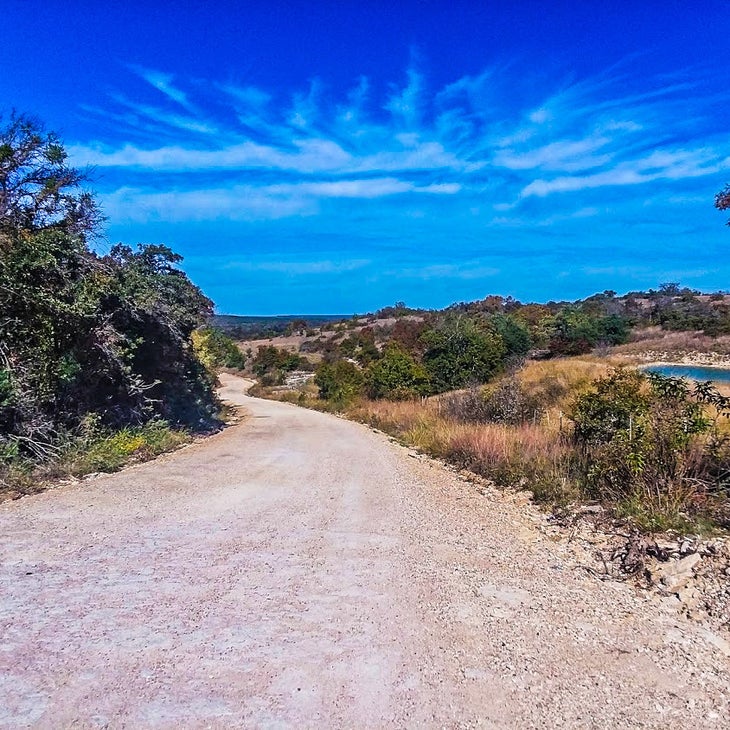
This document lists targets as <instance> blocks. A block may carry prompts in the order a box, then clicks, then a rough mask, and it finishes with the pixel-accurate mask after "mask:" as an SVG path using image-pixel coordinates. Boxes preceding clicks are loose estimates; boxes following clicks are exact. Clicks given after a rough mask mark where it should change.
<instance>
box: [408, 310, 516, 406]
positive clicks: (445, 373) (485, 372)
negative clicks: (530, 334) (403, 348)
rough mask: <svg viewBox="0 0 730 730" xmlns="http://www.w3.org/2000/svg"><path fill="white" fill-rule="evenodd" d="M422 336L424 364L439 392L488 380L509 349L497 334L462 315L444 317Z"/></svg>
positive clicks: (435, 389)
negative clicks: (506, 348)
mask: <svg viewBox="0 0 730 730" xmlns="http://www.w3.org/2000/svg"><path fill="white" fill-rule="evenodd" d="M421 339H422V340H423V343H424V345H425V347H426V349H425V352H424V354H423V364H424V366H425V367H426V370H427V372H428V374H429V376H430V380H431V385H432V389H433V391H434V392H437V393H438V392H443V391H445V390H453V389H455V388H461V387H463V386H465V385H468V384H470V383H475V382H476V383H484V382H486V381H487V380H489V378H490V377H491V376H492V375H494V373H496V372H497V371H498V370H499V368H500V367H501V366H502V364H503V361H504V356H505V352H506V350H505V346H504V342H503V340H502V338H501V337H500V336H499V335H498V334H497V333H495V332H493V331H490V330H487V329H484V328H483V327H480V326H479V325H478V324H477V323H476V322H475V321H474V320H473V319H470V318H468V317H464V316H460V315H456V316H452V317H449V318H447V319H445V320H443V321H442V322H441V323H439V325H438V326H437V327H436V328H435V329H431V330H428V331H427V332H425V333H424V334H423V336H422V338H421Z"/></svg>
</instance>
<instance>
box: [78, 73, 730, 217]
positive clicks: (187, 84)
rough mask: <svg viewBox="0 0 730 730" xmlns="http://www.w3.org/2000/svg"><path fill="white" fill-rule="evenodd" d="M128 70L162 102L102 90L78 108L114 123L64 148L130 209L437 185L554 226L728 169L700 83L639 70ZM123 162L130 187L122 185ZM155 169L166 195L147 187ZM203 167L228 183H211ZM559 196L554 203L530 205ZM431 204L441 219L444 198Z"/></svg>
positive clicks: (215, 209) (153, 182)
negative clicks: (275, 86) (180, 73)
mask: <svg viewBox="0 0 730 730" xmlns="http://www.w3.org/2000/svg"><path fill="white" fill-rule="evenodd" d="M131 68H132V70H133V71H134V73H136V74H137V75H138V76H139V77H140V78H141V79H143V80H144V81H145V82H146V83H147V84H148V85H149V86H151V87H152V88H153V89H154V90H156V92H157V93H158V96H159V103H157V104H152V103H149V102H142V101H137V100H134V99H131V98H129V96H128V95H124V94H120V93H114V94H112V95H111V96H110V105H111V107H110V109H109V110H99V109H96V110H94V109H92V108H89V109H88V110H87V111H88V112H89V113H91V114H94V113H98V114H99V115H100V116H101V115H104V114H106V120H107V122H108V123H109V124H110V125H112V124H113V132H112V126H110V127H109V129H110V133H109V134H108V135H106V137H105V136H103V135H101V136H100V138H99V139H97V140H89V141H83V142H77V143H76V144H73V145H70V146H69V152H70V154H71V156H72V159H73V160H74V162H76V163H78V164H81V165H84V164H89V165H92V166H94V167H96V168H97V170H103V171H105V172H104V177H105V179H106V180H107V181H108V183H107V189H105V190H104V195H105V200H106V203H107V205H108V206H111V207H112V209H113V210H114V211H115V214H116V213H117V212H119V213H120V214H121V213H122V208H121V206H122V204H123V203H124V204H130V205H131V204H134V205H135V206H136V208H135V210H134V212H132V213H127V215H128V216H129V215H132V216H134V217H136V218H138V219H141V218H142V216H144V215H147V216H150V217H151V218H153V219H160V220H161V219H163V218H165V217H168V216H169V217H170V219H171V220H176V221H181V220H184V219H185V217H186V216H187V217H188V218H189V219H190V220H204V219H205V218H206V217H208V218H210V219H221V218H225V217H231V219H233V220H256V219H260V220H271V219H273V218H280V217H288V216H312V215H316V214H317V213H318V212H319V211H320V210H322V208H321V205H320V204H321V203H322V202H325V201H333V200H341V201H350V202H349V203H348V205H349V206H350V207H349V208H348V209H347V211H348V212H350V213H351V212H352V207H351V206H352V204H353V202H352V201H357V200H362V201H365V200H368V199H379V198H383V199H385V198H394V196H398V198H399V199H403V200H404V201H406V202H405V205H410V203H408V201H407V199H408V198H412V197H413V196H422V195H423V194H428V195H430V196H431V197H432V198H433V199H434V201H435V200H436V198H445V197H449V198H450V199H451V203H450V205H451V208H450V209H449V210H450V211H451V214H453V215H456V214H459V213H458V211H459V210H461V213H460V215H463V216H470V217H471V218H472V219H473V218H475V217H476V218H479V217H480V216H481V215H482V213H480V211H482V210H484V211H485V212H484V213H483V215H484V216H485V218H484V224H485V225H493V223H494V219H493V218H491V217H486V216H489V215H490V213H489V211H493V210H499V209H502V210H511V211H515V212H516V213H518V215H514V216H512V217H511V218H510V220H512V221H513V222H520V221H522V222H523V224H524V225H525V226H529V225H531V224H532V225H534V224H540V225H555V224H559V223H560V222H561V221H565V220H570V219H573V218H575V217H580V216H579V215H576V212H580V211H584V210H592V211H595V210H599V206H597V198H596V196H598V195H600V191H602V190H606V189H620V188H622V187H625V186H629V185H630V186H640V185H644V184H650V183H651V184H656V183H657V182H661V183H663V184H666V185H669V186H671V190H669V191H668V194H672V195H674V196H677V195H679V196H684V197H691V196H692V195H693V194H696V193H695V192H694V190H693V189H692V185H691V181H692V180H694V179H697V178H702V177H706V176H711V175H718V174H720V173H721V172H723V171H725V170H727V169H728V143H729V142H730V136H729V135H728V133H727V130H725V129H723V128H722V126H721V125H720V124H718V120H717V119H715V117H714V116H713V114H712V111H713V108H712V104H713V103H717V93H716V92H714V93H713V94H709V93H708V92H706V91H705V90H703V89H702V87H701V83H700V82H699V81H687V80H686V79H681V78H676V79H673V80H671V83H663V84H662V83H661V81H660V80H656V81H653V80H651V79H647V80H646V81H645V86H646V88H644V89H638V90H637V89H636V88H635V85H634V88H633V89H632V92H631V93H626V91H625V88H624V81H625V79H624V77H622V76H621V75H620V73H619V72H618V71H616V70H611V71H607V72H606V73H605V74H601V75H599V76H597V77H595V78H591V79H584V80H579V81H573V82H571V83H567V84H561V83H559V82H556V84H555V85H554V87H553V89H548V91H546V92H542V93H539V92H536V91H534V89H533V90H531V91H530V92H529V93H528V92H527V91H524V90H523V92H522V93H520V94H515V93H513V92H514V87H515V85H516V84H518V83H519V82H518V81H517V79H518V78H519V76H518V75H517V74H516V73H515V72H514V69H511V68H509V67H506V66H502V67H496V66H495V67H492V68H489V69H485V70H484V71H483V72H482V73H480V74H477V75H471V76H464V77H462V78H460V79H456V80H454V81H453V82H451V83H449V84H447V85H445V86H443V87H442V88H439V89H434V90H429V84H428V83H427V79H426V78H425V76H424V75H423V74H422V73H421V72H420V71H419V70H418V69H417V67H416V66H414V67H412V68H410V69H409V70H408V71H407V73H406V77H405V80H404V82H403V83H401V84H400V85H398V84H389V85H386V86H385V87H384V88H383V87H378V86H376V85H375V84H374V83H373V81H372V80H369V79H367V78H365V77H362V78H359V79H357V80H356V82H355V84H354V85H353V87H352V88H351V89H350V90H349V91H348V92H346V93H344V94H342V95H340V96H339V97H338V96H337V95H335V94H333V93H332V92H331V91H330V90H328V88H327V86H326V84H325V83H324V82H323V81H321V80H318V79H314V80H312V81H311V82H310V83H309V84H308V85H307V86H306V87H305V88H303V89H300V90H295V91H293V92H291V93H281V92H277V91H275V90H267V89H262V88H258V87H256V86H253V85H239V84H236V83H232V82H227V83H221V82H213V83H201V82H200V81H199V80H192V79H184V78H177V77H173V76H172V75H171V74H168V73H165V72H163V71H159V70H154V69H147V68H140V67H131ZM528 86H529V85H528ZM515 98H519V99H520V102H519V103H515V101H514V99H515ZM680 110H681V111H682V113H681V114H680V113H679V111H680ZM125 125H126V126H127V127H128V131H129V135H128V138H127V139H124V138H123V136H122V135H121V131H123V129H124V127H125ZM161 142H162V143H161ZM130 173H131V174H132V175H134V177H135V180H137V181H139V183H140V184H138V185H134V186H130V185H129V184H128V183H127V182H126V181H124V182H122V181H123V180H124V177H125V175H128V174H130ZM160 175H165V180H164V187H165V189H166V190H167V191H169V190H174V191H175V192H161V191H160V190H159V188H160V187H162V185H163V183H162V182H161V181H160ZM216 175H225V176H226V177H225V185H222V184H219V185H213V186H211V179H212V176H216ZM114 180H119V181H120V183H119V184H118V185H117V187H116V188H114V183H113V181H114ZM556 196H557V197H559V198H560V200H559V203H558V205H559V207H560V209H559V210H547V209H546V208H540V205H541V203H540V201H542V200H545V199H547V198H551V199H553V200H556V199H557V198H556ZM485 203H487V204H486V205H485ZM343 205H344V202H343ZM434 205H436V203H435V202H434ZM552 205H553V206H554V205H555V203H553V204H552ZM459 206H461V207H459ZM419 210H421V212H420V213H419V215H421V216H422V217H423V216H427V209H419ZM424 210H425V211H426V212H424ZM436 210H438V214H439V215H443V214H444V210H445V209H444V207H443V204H441V203H439V204H438V208H434V211H436ZM403 211H404V212H403V215H407V216H410V218H411V219H413V218H414V216H413V215H412V211H411V210H410V209H408V210H406V208H404V209H403ZM328 212H331V209H330V208H328ZM342 214H343V215H344V214H345V209H344V208H343V210H342ZM545 221H547V223H545ZM540 222H542V223H540Z"/></svg>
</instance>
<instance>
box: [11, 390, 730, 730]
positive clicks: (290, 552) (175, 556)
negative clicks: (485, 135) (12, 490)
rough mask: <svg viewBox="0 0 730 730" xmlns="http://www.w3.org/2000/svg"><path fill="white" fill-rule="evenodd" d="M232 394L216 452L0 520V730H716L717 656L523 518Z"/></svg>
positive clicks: (279, 409)
mask: <svg viewBox="0 0 730 730" xmlns="http://www.w3.org/2000/svg"><path fill="white" fill-rule="evenodd" d="M223 395H224V397H226V398H227V399H228V400H230V401H231V402H234V403H239V404H242V405H243V407H244V408H245V412H246V416H245V417H244V418H243V420H242V421H241V422H240V423H239V424H237V425H235V426H232V427H230V428H228V429H226V430H225V431H224V432H222V433H221V434H219V435H217V436H214V437H211V438H210V439H207V440H206V441H204V442H201V443H198V444H194V445H192V446H190V447H187V448H184V449H182V450H181V451H179V452H177V453H175V454H171V455H167V456H164V457H161V458H160V459H158V460H156V461H155V462H150V463H147V464H142V465H139V466H136V467H133V468H130V469H128V470H126V471H124V472H121V473H119V474H115V475H110V476H103V477H98V478H96V479H92V480H87V481H84V482H81V483H80V484H76V485H68V486H64V487H62V488H59V489H56V490H53V491H49V492H46V493H44V494H41V495H37V496H33V497H27V498H24V499H21V500H18V501H16V502H10V503H4V504H2V505H0V585H1V586H2V593H1V595H0V633H1V637H2V638H1V642H0V726H2V727H12V728H21V727H37V728H61V727H75V728H76V727H79V728H101V727H109V728H123V727H124V728H138V727H145V728H148V727H156V728H180V727H186V728H198V727H200V728H203V727H210V728H232V727H247V728H248V727H267V728H285V727H297V728H301V727H305V728H306V727H312V728H314V727H317V728H322V727H358V728H378V727H413V726H423V727H487V728H489V727H498V728H505V727H510V728H511V727H514V728H556V727H560V728H607V727H627V728H628V727H631V728H636V727H644V728H687V727H703V728H704V727H707V728H712V727H717V728H720V727H727V723H728V719H727V718H728V717H730V679H729V676H730V675H729V674H728V670H729V669H730V657H728V654H729V653H730V649H728V644H727V641H726V637H723V636H722V635H721V634H719V633H716V632H713V631H711V630H710V629H708V628H707V627H705V626H701V625H698V624H695V623H693V622H691V621H688V620H686V619H684V618H682V617H681V616H679V615H678V614H677V612H676V610H672V609H671V608H670V607H668V606H667V605H665V603H663V602H660V601H657V600H655V599H654V598H652V597H651V596H650V595H647V594H646V593H641V592H638V591H636V590H635V589H633V588H632V587H631V586H630V585H627V584H622V583H618V582H602V581H599V580H597V579H596V578H595V577H592V576H591V575H590V574H589V573H588V572H587V571H586V570H585V569H583V567H582V566H581V561H583V560H584V559H587V556H584V555H582V554H581V553H580V550H577V549H576V546H575V544H574V543H572V542H570V541H569V540H568V539H567V538H566V536H565V534H561V532H560V531H559V530H556V529H552V528H550V527H549V526H547V523H546V518H545V517H544V516H543V515H542V514H541V513H540V512H538V511H537V510H536V509H535V508H534V507H533V506H532V505H531V504H529V502H527V500H526V499H525V497H524V495H520V494H507V493H502V492H499V491H496V490H493V489H490V488H488V487H485V486H479V485H475V484H472V483H469V482H467V481H465V480H463V479H462V478H460V477H459V476H458V475H457V474H455V473H453V472H452V471H450V470H448V469H447V468H445V467H443V466H442V465H439V464H437V463H436V462H433V461H430V460H427V459H424V458H421V457H418V456H416V455H415V454H413V452H411V451H409V450H408V449H405V448H403V447H401V446H399V445H397V444H394V443H392V442H390V441H389V440H388V439H387V437H385V436H383V435H382V434H379V433H374V432H372V431H371V430H369V429H368V428H367V427H365V426H362V425H359V424H355V423H351V422H348V421H344V420H342V419H338V418H335V417H332V416H328V415H324V414H320V413H315V412H312V411H307V410H304V409H299V408H296V407H294V406H290V405H287V404H282V403H274V402H270V401H262V400H258V399H254V398H249V397H248V396H246V395H245V383H244V382H243V381H241V380H239V379H235V378H232V377H227V378H226V380H225V388H224V391H223Z"/></svg>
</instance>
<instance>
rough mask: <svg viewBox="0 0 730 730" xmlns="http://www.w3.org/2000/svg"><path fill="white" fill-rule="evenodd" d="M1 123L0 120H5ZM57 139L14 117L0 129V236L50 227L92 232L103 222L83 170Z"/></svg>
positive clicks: (33, 123)
mask: <svg viewBox="0 0 730 730" xmlns="http://www.w3.org/2000/svg"><path fill="white" fill-rule="evenodd" d="M1 121H2V119H1V118H0V122H1ZM67 157H68V156H67V154H66V150H65V149H64V147H63V145H62V144H61V142H60V140H59V138H58V137H57V135H55V134H54V133H53V132H47V131H46V130H45V129H44V128H43V126H42V125H41V124H40V122H38V121H36V120H34V119H32V118H30V117H27V116H22V115H17V114H12V115H11V117H10V120H9V122H8V124H6V125H5V126H4V127H2V128H0V233H5V234H7V233H8V232H10V231H19V230H26V231H37V230H40V229H43V228H48V227H51V226H53V227H57V228H62V229H63V230H65V231H67V232H68V233H84V234H88V233H93V232H95V231H96V230H97V228H98V226H99V223H100V221H101V215H100V213H99V209H98V207H97V204H96V202H95V200H94V196H93V195H92V194H91V193H89V192H88V191H84V190H82V189H81V185H82V184H83V183H84V182H86V181H87V176H86V174H85V173H84V172H82V171H80V170H77V169H76V168H73V167H70V166H69V165H68V164H67Z"/></svg>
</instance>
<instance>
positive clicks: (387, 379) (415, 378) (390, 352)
mask: <svg viewBox="0 0 730 730" xmlns="http://www.w3.org/2000/svg"><path fill="white" fill-rule="evenodd" d="M365 390H366V393H367V395H368V396H369V397H370V398H388V399H390V400H405V399H407V398H414V397H416V396H419V395H426V394H427V393H428V392H429V390H430V384H429V378H428V373H427V372H426V370H425V368H424V367H423V366H422V365H420V364H419V363H417V362H416V361H415V360H414V358H413V356H412V355H411V354H410V353H409V352H407V351H406V350H404V349H403V348H402V347H401V346H400V345H399V344H397V343H395V342H391V343H390V344H388V346H387V347H386V348H385V351H384V352H383V356H382V357H381V358H380V359H379V360H376V361H375V362H373V363H372V364H371V365H370V367H369V368H368V370H367V372H366V376H365Z"/></svg>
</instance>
